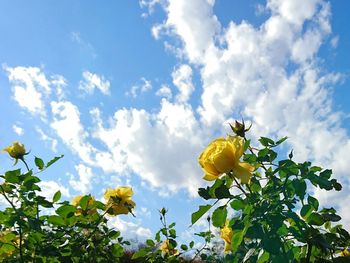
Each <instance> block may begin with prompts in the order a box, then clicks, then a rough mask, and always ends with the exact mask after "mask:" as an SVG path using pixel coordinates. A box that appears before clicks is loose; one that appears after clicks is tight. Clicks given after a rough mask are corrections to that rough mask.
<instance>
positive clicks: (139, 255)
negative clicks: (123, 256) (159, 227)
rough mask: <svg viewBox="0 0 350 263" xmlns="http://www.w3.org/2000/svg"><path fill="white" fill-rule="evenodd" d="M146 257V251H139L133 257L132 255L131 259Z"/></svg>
mask: <svg viewBox="0 0 350 263" xmlns="http://www.w3.org/2000/svg"><path fill="white" fill-rule="evenodd" d="M146 255H147V250H146V249H140V250H139V251H137V252H136V253H135V254H134V255H132V258H131V259H137V258H143V257H144V256H146Z"/></svg>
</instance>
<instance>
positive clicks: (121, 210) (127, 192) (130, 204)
mask: <svg viewBox="0 0 350 263" xmlns="http://www.w3.org/2000/svg"><path fill="white" fill-rule="evenodd" d="M132 195H133V191H132V189H131V187H126V186H122V187H117V188H115V189H110V188H109V189H107V190H106V192H105V194H104V198H105V200H106V202H107V207H108V208H109V211H108V213H109V214H110V215H119V214H128V213H129V212H130V210H131V209H132V208H134V207H135V202H134V201H133V200H131V197H132Z"/></svg>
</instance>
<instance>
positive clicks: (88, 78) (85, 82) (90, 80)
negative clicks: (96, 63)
mask: <svg viewBox="0 0 350 263" xmlns="http://www.w3.org/2000/svg"><path fill="white" fill-rule="evenodd" d="M110 86H111V83H110V82H109V81H108V80H106V79H105V77H104V76H103V75H101V76H99V75H97V74H95V73H91V72H89V71H84V72H83V79H82V80H81V81H80V82H79V89H81V90H83V91H85V92H86V93H88V94H92V93H93V92H94V90H95V89H98V90H100V91H101V92H102V93H103V94H105V95H109V94H110V90H109V88H110Z"/></svg>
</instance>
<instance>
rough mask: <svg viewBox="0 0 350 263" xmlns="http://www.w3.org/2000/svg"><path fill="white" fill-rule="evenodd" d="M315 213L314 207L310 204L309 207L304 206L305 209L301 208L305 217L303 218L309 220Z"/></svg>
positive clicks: (301, 213) (301, 212)
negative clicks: (313, 212)
mask: <svg viewBox="0 0 350 263" xmlns="http://www.w3.org/2000/svg"><path fill="white" fill-rule="evenodd" d="M312 211H313V207H312V206H311V205H309V204H307V205H303V207H302V208H301V210H300V215H301V216H302V217H303V218H307V217H308V216H309V215H310V214H311V213H312Z"/></svg>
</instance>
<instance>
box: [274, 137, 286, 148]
mask: <svg viewBox="0 0 350 263" xmlns="http://www.w3.org/2000/svg"><path fill="white" fill-rule="evenodd" d="M287 139H288V137H287V136H285V137H283V138H281V139H279V140H278V141H277V142H276V143H275V145H276V146H277V145H279V144H281V143H283V142H284V141H285V140H287Z"/></svg>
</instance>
